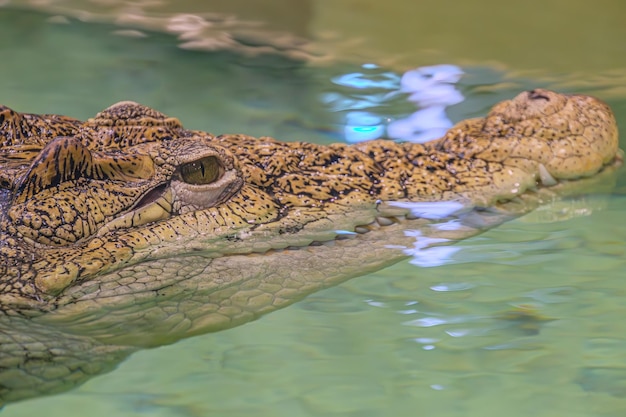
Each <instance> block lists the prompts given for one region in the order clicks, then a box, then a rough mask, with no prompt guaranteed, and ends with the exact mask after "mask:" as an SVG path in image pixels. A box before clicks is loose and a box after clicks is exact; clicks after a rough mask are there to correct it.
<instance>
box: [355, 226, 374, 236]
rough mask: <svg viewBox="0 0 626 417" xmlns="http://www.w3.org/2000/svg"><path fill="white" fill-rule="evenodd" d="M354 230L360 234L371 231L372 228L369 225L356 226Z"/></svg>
mask: <svg viewBox="0 0 626 417" xmlns="http://www.w3.org/2000/svg"><path fill="white" fill-rule="evenodd" d="M354 231H355V232H357V233H359V234H363V233H367V232H369V231H370V228H369V227H367V226H357V227H355V228H354Z"/></svg>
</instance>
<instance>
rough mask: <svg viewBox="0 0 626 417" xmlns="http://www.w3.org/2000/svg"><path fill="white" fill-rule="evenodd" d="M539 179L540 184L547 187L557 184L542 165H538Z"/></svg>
mask: <svg viewBox="0 0 626 417" xmlns="http://www.w3.org/2000/svg"><path fill="white" fill-rule="evenodd" d="M539 179H540V180H541V183H542V184H543V185H545V186H547V187H551V186H553V185H556V184H557V180H556V179H555V178H554V177H553V176H552V174H550V173H549V172H548V169H547V168H546V167H545V165H544V164H539Z"/></svg>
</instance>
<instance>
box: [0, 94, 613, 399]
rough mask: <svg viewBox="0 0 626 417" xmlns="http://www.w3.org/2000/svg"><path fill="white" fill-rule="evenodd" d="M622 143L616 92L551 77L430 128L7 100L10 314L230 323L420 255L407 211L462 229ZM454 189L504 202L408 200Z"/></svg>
mask: <svg viewBox="0 0 626 417" xmlns="http://www.w3.org/2000/svg"><path fill="white" fill-rule="evenodd" d="M619 160H620V157H619V151H618V139H617V127H616V124H615V120H614V117H613V115H612V113H611V111H610V109H609V108H608V106H606V105H605V104H604V103H602V102H600V101H598V100H596V99H594V98H591V97H587V96H581V95H572V96H566V95H561V94H557V93H554V92H550V91H546V90H533V91H531V92H525V93H521V94H520V95H518V96H517V97H516V98H514V99H513V100H510V101H505V102H502V103H500V104H498V105H496V106H495V107H494V108H493V109H492V110H491V112H490V113H489V114H488V115H487V117H485V118H478V119H471V120H466V121H463V122H460V123H459V124H457V125H456V126H454V127H453V128H452V129H450V131H449V132H448V133H447V134H446V135H445V136H444V137H442V138H441V139H438V140H435V141H432V142H429V143H427V144H424V145H418V144H410V143H402V144H400V143H396V142H392V141H386V140H378V141H372V142H366V143H362V144H358V145H354V146H349V145H345V144H333V145H329V146H322V145H314V144H309V143H281V142H277V141H275V140H274V139H271V138H259V139H256V138H252V137H248V136H242V135H222V136H213V135H211V134H208V133H205V132H198V131H191V130H186V129H184V128H183V127H182V126H181V124H180V123H179V121H178V120H177V119H174V118H170V117H167V116H165V115H163V114H161V113H159V112H157V111H155V110H152V109H149V108H147V107H144V106H141V105H138V104H136V103H131V102H122V103H118V104H116V105H114V106H112V107H110V108H108V109H106V110H104V111H103V112H101V113H99V114H98V115H97V116H96V117H95V118H93V119H89V120H88V121H86V122H81V121H78V120H75V119H71V118H68V117H65V116H57V115H31V114H24V113H17V112H14V111H12V110H10V109H8V108H3V109H2V110H1V112H0V261H1V264H0V310H1V311H2V313H3V314H4V317H5V318H6V319H5V320H4V322H2V323H4V325H5V326H7V327H8V328H12V329H15V326H13V325H11V324H10V323H12V322H15V321H19V322H20V323H22V324H20V327H22V328H23V327H26V325H25V324H23V323H30V324H29V325H32V326H35V327H36V328H37V329H39V328H40V327H38V326H43V328H47V327H49V328H50V329H63V332H65V333H71V334H72V337H77V338H83V339H82V340H83V343H85V344H86V345H87V346H89V345H93V346H101V344H104V345H103V346H111V345H112V344H117V345H120V346H153V345H159V344H162V343H168V342H172V341H175V340H178V339H180V338H181V337H186V336H189V335H193V334H198V333H202V332H206V331H214V330H218V329H223V328H227V327H232V326H235V325H237V324H241V323H243V322H246V321H249V320H252V319H254V318H255V317H257V316H259V315H260V314H264V313H266V312H269V311H272V310H275V309H277V308H280V307H283V306H285V305H288V304H290V303H292V302H294V301H296V300H298V299H300V298H302V297H304V296H306V295H307V294H310V293H312V292H314V291H316V290H319V289H321V288H324V287H328V286H330V285H334V284H336V283H338V282H341V281H342V280H345V279H347V278H350V277H352V276H356V275H361V274H364V273H366V272H369V271H373V270H375V269H379V268H382V267H384V266H386V265H389V264H391V263H394V262H396V261H398V260H400V259H402V258H404V257H406V254H405V253H404V252H403V251H402V250H400V249H398V248H401V247H411V246H412V245H413V243H414V240H415V238H414V237H411V236H412V235H411V234H407V233H404V231H406V230H408V229H418V230H420V231H421V233H422V234H424V235H429V236H437V237H441V236H445V237H447V238H451V239H460V238H463V237H466V236H469V235H471V234H475V233H477V232H479V231H480V230H481V229H482V228H487V227H490V226H493V225H494V224H497V223H499V222H502V221H504V220H505V219H506V218H509V217H508V216H509V215H517V214H520V213H524V212H527V211H529V210H532V209H533V208H534V207H536V206H537V205H538V204H541V203H542V202H544V201H545V200H546V199H552V198H554V196H555V195H559V194H562V193H569V192H572V191H571V190H572V185H573V186H574V189H576V184H579V185H581V186H582V184H584V183H585V182H588V181H589V180H588V179H589V178H592V177H595V178H598V177H596V174H598V173H599V172H607V171H609V170H610V169H609V168H610V167H613V166H616V165H617V164H618V162H619ZM563 180H568V181H566V182H563ZM446 201H452V202H456V203H459V205H463V206H464V207H465V210H466V211H468V210H470V209H471V208H472V207H477V208H491V209H493V210H495V211H494V212H492V216H491V217H490V216H485V215H483V214H477V213H484V211H473V212H472V213H473V214H474V217H473V220H472V222H467V223H466V224H465V225H464V226H463V227H461V228H460V229H459V230H457V231H453V232H443V231H441V230H438V229H437V228H433V227H431V226H432V223H433V222H436V221H435V220H433V219H431V218H428V216H426V218H420V217H421V216H420V215H417V214H415V213H414V212H411V210H410V209H409V208H407V207H408V206H407V205H406V204H404V203H405V202H446ZM494 213H495V214H494ZM477 218H480V221H484V222H486V223H484V224H482V225H479V224H477V223H476V219H477ZM338 230H340V231H354V232H356V233H354V234H352V235H345V234H343V233H340V232H338ZM346 236H347V237H351V238H345V237H346ZM0 317H2V316H1V315H0ZM23 317H29V320H28V321H22V320H24V319H23ZM0 324H1V323H0ZM15 331H18V330H15ZM18 332H19V331H18ZM54 332H55V331H53V330H51V332H50V337H49V338H50V339H53V338H54V339H55V340H57V339H58V336H52V335H53V334H55V333H54ZM35 333H36V334H40V333H37V332H35ZM5 334H12V332H11V331H9V330H6V331H5ZM44 335H45V332H44ZM11 338H12V339H15V336H14V335H12V336H11ZM49 342H50V341H49ZM44 344H45V343H44ZM18 345H19V346H18V347H17V350H20V349H22V350H25V351H29V349H30V348H29V349H27V348H24V346H23V344H20V343H18ZM33 349H35V348H33ZM121 351H122V352H126V351H124V350H123V349H122V350H121ZM115 352H117V351H115ZM0 353H1V352H0ZM124 354H126V353H124ZM31 355H32V352H31ZM1 359H2V357H0V369H1V368H2V361H1ZM63 378H65V377H61V379H63ZM35 379H36V378H35ZM2 381H3V378H2V374H1V373H0V386H1V385H2ZM0 392H1V390H0ZM2 395H3V396H4V397H6V398H9V399H10V398H13V397H11V396H10V395H8V394H6V395H5V394H2ZM18 397H19V396H18Z"/></svg>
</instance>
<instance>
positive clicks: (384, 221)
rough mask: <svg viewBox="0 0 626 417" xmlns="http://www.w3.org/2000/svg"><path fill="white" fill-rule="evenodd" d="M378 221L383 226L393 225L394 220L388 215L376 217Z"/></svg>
mask: <svg viewBox="0 0 626 417" xmlns="http://www.w3.org/2000/svg"><path fill="white" fill-rule="evenodd" d="M376 222H377V223H378V224H379V225H381V226H391V225H392V224H393V223H394V222H393V220H391V219H390V218H388V217H376Z"/></svg>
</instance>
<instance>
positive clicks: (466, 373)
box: [0, 2, 626, 417]
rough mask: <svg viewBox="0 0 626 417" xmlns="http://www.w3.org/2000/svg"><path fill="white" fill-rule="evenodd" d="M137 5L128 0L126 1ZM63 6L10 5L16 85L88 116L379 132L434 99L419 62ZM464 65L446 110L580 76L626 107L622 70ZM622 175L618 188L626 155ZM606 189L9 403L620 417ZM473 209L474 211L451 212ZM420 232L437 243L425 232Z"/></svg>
mask: <svg viewBox="0 0 626 417" xmlns="http://www.w3.org/2000/svg"><path fill="white" fill-rule="evenodd" d="M105 3H106V2H98V4H96V3H93V4H94V5H95V6H94V7H100V6H98V5H104V4H105ZM122 3H124V4H125V5H126V6H128V5H131V3H127V2H117V3H116V4H122ZM348 3H349V2H346V3H345V4H344V3H342V5H341V7H347V6H346V5H347V4H348ZM459 7H461V6H459ZM472 7H475V6H472ZM46 18H47V17H45V16H35V17H33V16H32V15H29V14H14V15H7V14H4V15H3V20H2V25H0V31H2V35H3V36H2V39H3V41H2V42H3V43H2V46H3V58H4V60H3V65H2V66H1V68H0V74H1V75H2V77H0V92H2V94H3V101H8V102H7V103H6V104H12V103H15V104H14V105H16V106H17V105H18V104H19V107H20V110H34V111H60V112H64V113H68V114H72V115H74V116H78V117H87V116H89V115H91V114H93V113H95V111H98V110H100V109H101V108H103V107H105V106H106V105H108V104H110V103H111V102H113V101H115V100H118V99H122V98H132V99H134V100H137V101H140V102H144V103H146V104H150V105H153V106H156V107H159V109H161V110H164V111H166V112H167V113H170V114H173V115H180V116H181V118H182V119H183V121H184V122H185V124H187V125H190V126H192V127H194V128H202V129H206V130H212V131H216V132H240V131H245V132H246V133H250V134H255V135H261V134H269V135H273V136H277V137H279V138H280V139H292V140H301V139H303V138H306V139H307V140H313V141H317V142H328V141H329V140H330V139H333V138H335V137H342V135H344V134H345V135H346V138H348V137H351V136H349V135H347V131H346V130H345V129H344V128H345V127H346V126H351V127H354V128H355V129H352V128H350V129H352V130H355V131H357V130H359V129H360V130H362V131H363V133H360V134H362V136H358V135H356V134H355V135H356V136H358V137H361V138H362V137H365V136H366V135H367V134H371V135H376V136H378V135H381V134H382V132H384V131H385V129H389V126H390V123H391V122H392V121H393V120H400V119H402V118H405V117H410V116H409V115H410V114H412V113H414V112H415V111H416V110H417V111H419V110H418V109H416V108H415V105H414V104H413V103H412V102H410V101H408V100H407V97H408V96H409V95H410V93H408V92H407V91H406V90H403V87H402V83H403V81H402V80H403V78H404V77H406V78H407V81H408V82H409V84H410V83H411V80H412V77H415V76H416V77H417V79H418V80H419V79H420V77H422V75H420V74H421V73H420V72H419V71H417V72H411V71H413V70H411V71H409V72H406V71H403V70H402V69H396V68H391V67H387V66H385V67H383V66H382V65H380V66H378V65H373V64H367V65H363V66H361V65H355V64H352V63H348V64H345V63H336V66H335V65H329V66H328V67H326V68H309V67H306V66H302V65H301V64H300V63H299V62H298V61H289V60H287V61H284V60H283V61H280V60H279V61H273V60H272V59H260V58H259V59H258V60H253V61H250V60H247V59H240V58H239V57H238V56H237V55H236V54H223V55H220V54H193V53H191V52H185V51H180V50H179V49H178V45H179V44H180V41H176V40H174V39H169V38H168V37H163V36H160V35H158V34H152V33H151V34H150V36H149V37H148V38H146V39H130V38H114V37H111V36H110V33H111V32H112V31H114V30H117V29H118V28H115V27H105V28H99V27H98V26H96V25H83V24H81V23H80V22H76V21H74V20H72V19H70V23H69V24H68V25H64V26H61V25H54V26H53V25H51V24H49V26H47V25H46V24H45V23H44V21H45V19H46ZM162 18H163V19H166V20H167V19H169V20H167V21H168V22H170V23H172V22H174V23H176V25H174V30H180V31H183V30H182V29H181V28H183V27H184V30H190V29H189V28H191V29H194V28H195V29H194V30H197V31H199V33H205V32H203V31H206V30H209V28H210V25H207V23H206V22H209V19H208V18H206V17H204V18H203V20H198V19H196V18H191V17H189V16H187V17H181V16H180V15H179V16H178V17H176V19H174V17H173V16H171V15H169V16H162ZM430 19H432V17H431V18H430ZM432 20H437V25H438V26H442V25H441V23H440V22H441V21H444V20H443V19H432ZM622 20H623V19H622ZM16 22H17V23H16ZM622 23H623V22H622ZM211 24H213V22H211ZM524 24H525V25H528V22H524ZM177 25H178V26H177ZM300 26H302V25H300ZM444 26H445V25H444ZM578 26H579V27H583V26H584V25H583V22H580V24H579V25H578ZM216 27H217V28H219V27H221V26H219V24H216V25H214V26H213V28H216ZM205 28H206V29H205ZM211 30H212V29H211ZM402 30H403V34H404V35H403V36H406V27H403V28H402ZM177 33H178V32H177ZM181 33H182V32H181ZM466 33H471V31H467V32H466ZM243 38H244V37H243V36H242V37H241V39H243ZM14 39H20V42H19V43H18V42H15V41H14ZM279 39H280V38H279ZM494 39H498V38H492V40H494ZM610 41H611V37H607V36H605V37H604V38H603V42H610ZM473 42H474V43H479V44H480V45H482V46H484V47H487V46H486V45H488V42H475V41H473ZM619 42H621V38H619V39H617V40H616V41H615V42H613V44H614V45H621V44H620V43H619ZM242 44H245V45H248V44H249V42H248V43H246V42H242ZM168 45H170V46H171V45H174V47H171V48H170V47H169V46H168ZM533 45H535V47H537V45H538V43H537V42H533ZM250 47H251V48H253V47H254V48H256V46H254V45H252V46H250ZM259 47H261V46H259ZM619 47H621V46H619ZM508 48H509V49H515V48H510V45H509V46H508ZM540 52H541V53H540V54H539V55H540V56H545V55H546V54H549V55H551V56H557V55H558V54H555V53H554V50H551V51H549V50H544V51H540ZM542 54H543V55H542ZM42 57H44V58H45V59H44V60H43V61H45V63H46V65H45V69H46V71H45V76H42V65H41V62H42V59H41V58H42ZM555 59H556V58H555ZM578 59H579V60H580V57H579V58H578ZM583 60H584V59H583ZM420 61H421V60H420V59H418V58H415V59H412V60H411V65H412V66H416V67H417V66H419V65H421V64H423V63H424V62H420ZM590 61H591V60H590ZM368 62H379V61H368ZM446 62H447V61H446ZM535 62H537V60H535ZM590 65H591V64H590ZM434 68H442V67H434ZM443 68H445V67H443ZM450 69H452V67H450ZM462 71H463V72H464V73H465V75H463V77H461V78H460V79H458V80H457V79H455V77H458V76H459V75H460V71H456V69H454V70H453V71H451V72H449V73H446V72H444V74H448V75H446V76H445V77H444V78H443V80H441V81H442V82H440V83H439V84H440V86H439V87H442V88H443V89H444V90H446V89H447V92H448V93H449V94H450V97H452V98H454V97H455V94H461V93H460V92H462V94H463V95H464V96H465V101H464V102H462V103H459V104H458V105H455V106H454V107H451V108H449V109H446V112H447V113H446V114H445V116H446V117H448V116H449V118H450V119H452V120H453V121H457V120H459V119H461V118H466V117H472V116H476V115H481V114H484V111H485V109H486V108H487V107H488V106H489V105H490V104H492V103H494V102H495V101H498V100H500V99H503V98H506V97H510V96H512V95H514V94H515V93H517V92H518V91H519V90H520V89H523V88H529V87H533V86H535V85H536V84H538V83H539V84H541V85H542V86H550V85H552V83H559V82H561V81H560V79H565V80H566V81H565V82H563V83H562V85H564V86H565V87H566V88H568V89H574V88H579V87H580V86H581V85H583V84H585V91H586V92H591V93H598V92H601V93H603V92H607V91H610V95H608V96H607V98H609V99H610V100H611V103H610V104H611V105H613V106H614V108H615V109H616V111H618V118H619V120H620V123H621V125H624V123H626V120H625V119H624V114H626V113H624V111H626V105H625V104H624V103H625V102H626V95H625V94H624V92H623V85H622V84H623V83H621V81H620V80H622V79H623V77H624V76H625V74H623V72H619V74H618V76H615V77H613V78H611V77H604V78H603V76H602V75H600V76H598V78H597V79H602V84H595V83H593V82H591V81H589V79H588V78H585V79H579V78H577V76H576V74H575V73H574V72H572V73H568V74H554V73H549V72H548V73H541V74H537V78H539V79H534V78H533V79H521V78H518V77H515V76H514V75H512V74H511V73H509V72H506V71H502V70H500V69H494V68H490V67H487V66H483V67H465V66H464V67H463V68H462ZM572 71H573V70H572ZM435 73H437V72H436V71H435ZM402 74H405V76H404V77H403V76H402ZM406 74H408V75H406ZM455 74H456V75H455ZM437 77H438V76H435V77H434V78H437ZM446 77H448V78H446ZM550 80H554V81H550ZM567 80H574V82H572V83H569V84H568V82H569V81H567ZM355 85H361V86H363V87H364V88H362V89H359V88H357V87H355ZM620 88H621V90H620ZM454 91H456V93H455V92H454ZM398 92H401V94H398ZM124 96H125V97H124ZM129 96H132V97H129ZM242 97H243V99H242ZM456 97H459V96H456ZM426 98H428V97H426ZM426 98H425V99H426ZM320 100H321V101H320ZM452 101H454V100H453V99H451V100H449V101H448V104H451V102H452ZM421 106H422V104H420V107H421ZM357 111H361V112H363V113H356V114H354V113H352V112H357ZM349 114H350V115H353V116H350V117H348V115H349ZM437 114H438V115H439V116H443V115H444V114H442V113H441V112H440V111H439V112H438V113H437ZM340 116H341V117H340ZM437 122H438V123H437V124H443V123H447V122H446V121H445V120H444V119H443V117H442V118H441V119H438V120H437ZM439 122H441V123H439ZM336 126H340V127H339V128H338V129H335V127H336ZM439 127H441V126H439ZM409 130H411V128H409V129H407V131H409ZM416 132H417V133H416ZM410 133H411V134H421V131H418V129H415V130H413V131H411V132H410ZM619 184H621V185H620V187H621V188H618V190H620V191H619V192H620V193H621V192H623V191H624V185H623V184H626V177H625V176H624V173H623V172H622V173H621V177H620V180H619ZM605 197H606V198H604V197H602V198H598V197H588V198H586V199H583V200H580V201H578V202H576V203H575V204H569V203H570V202H567V205H559V204H564V203H556V205H554V206H548V207H546V208H545V209H543V210H542V211H541V212H538V213H537V214H531V215H530V216H527V217H525V218H522V219H520V220H517V221H514V222H511V223H508V224H506V225H503V226H502V227H500V228H498V229H495V230H492V231H490V232H488V233H486V234H484V235H481V236H480V237H477V238H473V239H470V240H467V241H465V242H463V243H461V244H458V245H456V246H441V247H433V248H431V249H436V250H442V251H444V252H445V250H450V251H451V252H452V251H453V252H454V253H451V252H450V253H437V252H428V251H424V250H419V249H416V250H415V255H417V256H418V257H422V262H423V263H427V262H432V263H439V264H441V263H444V265H442V266H439V267H436V268H428V269H425V268H418V267H416V266H415V265H411V264H410V263H409V262H405V263H402V264H399V265H397V266H395V267H392V268H388V269H386V270H383V271H380V272H378V273H375V274H371V275H368V276H364V277H359V278H358V279H355V280H352V281H350V282H348V283H346V284H344V285H341V286H339V287H336V288H332V289H329V290H327V291H324V292H321V293H318V294H316V295H314V296H312V297H310V298H308V299H306V300H303V301H302V302H300V303H299V304H296V305H294V306H293V307H291V308H289V309H286V310H282V311H279V312H276V313H273V314H271V315H269V316H266V317H264V318H263V319H262V320H259V321H257V322H255V323H252V324H250V325H247V326H242V327H239V328H235V329H232V330H229V331H226V332H220V333H216V334H209V335H204V336H200V337H196V338H192V339H188V340H185V341H182V342H180V343H177V344H175V345H172V346H166V347H162V348H159V349H153V350H146V351H142V352H139V353H137V354H135V355H133V356H131V357H130V359H129V360H127V361H125V362H124V363H123V364H121V365H120V366H119V368H118V369H116V370H115V371H114V372H112V373H110V374H107V375H104V376H102V377H99V378H95V379H92V380H91V381H90V382H88V383H87V384H86V385H84V386H82V387H80V388H79V389H76V390H74V391H71V392H68V393H65V394H62V395H58V396H54V397H46V398H40V399H37V400H33V401H27V402H24V403H19V404H14V405H9V406H7V407H5V409H4V410H3V415H6V416H20V415H23V416H32V415H38V414H41V410H46V415H47V416H52V415H54V414H55V413H57V414H59V415H63V416H68V415H71V414H75V415H83V414H84V413H85V411H84V410H89V414H90V415H92V416H94V417H95V416H110V415H124V416H141V415H146V414H150V415H189V416H196V415H197V416H205V415H255V416H265V415H267V416H277V415H289V416H333V415H337V416H338V415H342V416H357V415H358V416H382V415H398V416H409V415H411V416H413V415H417V414H426V415H436V416H439V415H446V416H455V417H456V416H459V417H460V416H463V417H467V416H491V415H493V416H503V415H506V416H513V417H517V416H520V417H521V416H529V415H532V416H538V417H554V416H555V415H559V416H565V415H567V416H580V417H582V416H592V415H593V416H605V417H622V416H623V410H624V409H626V384H625V381H626V371H625V370H626V360H625V359H624V350H625V348H626V339H624V336H623V335H624V334H626V328H625V327H624V324H623V323H624V320H623V318H624V316H625V315H626V305H625V304H624V301H623V300H624V293H625V292H626V287H625V282H624V279H623V278H624V272H623V271H624V270H625V269H626V249H625V248H626V228H625V226H624V222H623V217H624V213H625V212H626V200H625V199H623V198H620V197H617V196H615V195H612V196H605ZM442 207H443V208H445V206H442V205H435V206H430V207H425V206H421V207H416V208H415V209H416V210H419V213H420V214H421V215H424V214H425V213H426V214H428V213H430V214H428V215H432V216H435V217H437V216H439V217H444V218H445V217H447V216H448V215H454V214H458V211H459V210H461V214H462V210H463V209H462V208H460V207H450V208H449V209H450V210H451V211H445V210H444V211H441V209H442ZM572 214H573V215H572ZM533 216H534V217H533ZM556 220H559V221H558V222H557V221H556ZM546 221H547V222H546ZM460 226H461V224H460V223H459V220H455V221H450V222H443V223H439V225H438V227H440V228H441V229H446V228H448V229H450V230H451V231H454V230H456V229H457V228H458V227H460ZM444 231H445V230H444ZM415 239H416V242H422V243H424V240H422V239H424V236H421V235H416V236H415ZM432 243H433V242H430V244H432ZM416 244H417V243H416ZM430 244H429V245H424V246H430ZM408 250H411V248H408ZM429 250H430V249H429ZM74 410H76V411H74Z"/></svg>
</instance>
